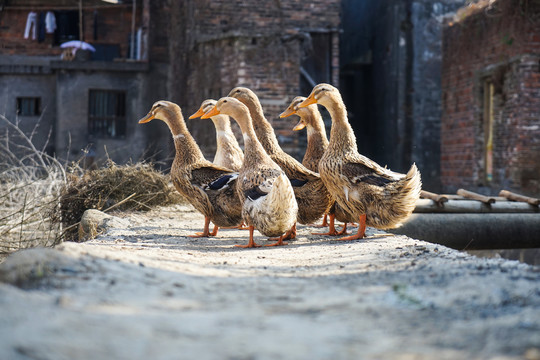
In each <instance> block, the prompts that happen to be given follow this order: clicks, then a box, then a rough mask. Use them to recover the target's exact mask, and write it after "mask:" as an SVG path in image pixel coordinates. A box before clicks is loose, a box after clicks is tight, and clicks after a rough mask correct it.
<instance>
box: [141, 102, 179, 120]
mask: <svg viewBox="0 0 540 360" xmlns="http://www.w3.org/2000/svg"><path fill="white" fill-rule="evenodd" d="M179 113H181V110H180V106H178V105H176V104H175V103H172V102H170V101H165V100H160V101H156V102H155V103H154V105H152V108H151V109H150V111H149V112H148V114H146V116H145V117H143V118H142V119H140V120H139V124H144V123H147V122H150V121H152V120H154V119H159V120H162V121H164V122H166V123H167V124H170V119H171V118H173V116H175V115H176V114H179Z"/></svg>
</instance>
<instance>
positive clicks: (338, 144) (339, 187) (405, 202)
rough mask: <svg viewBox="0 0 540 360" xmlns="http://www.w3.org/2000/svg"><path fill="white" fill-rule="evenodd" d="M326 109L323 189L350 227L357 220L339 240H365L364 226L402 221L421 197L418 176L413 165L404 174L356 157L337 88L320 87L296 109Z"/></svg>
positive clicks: (396, 224)
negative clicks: (354, 227) (328, 124)
mask: <svg viewBox="0 0 540 360" xmlns="http://www.w3.org/2000/svg"><path fill="white" fill-rule="evenodd" d="M311 104H320V105H322V106H324V107H325V108H326V109H327V110H328V112H329V113H330V115H331V117H332V128H331V131H330V141H329V144H328V149H327V150H326V151H325V153H324V155H323V156H322V158H321V160H320V162H319V174H320V175H321V179H322V180H323V181H324V184H325V185H326V187H327V188H328V190H329V191H330V193H331V194H332V196H333V197H334V198H335V199H336V202H337V203H338V205H339V206H341V207H342V208H343V209H344V210H345V212H344V213H345V214H347V215H348V217H349V219H348V220H349V222H352V221H358V231H357V232H356V234H353V235H351V236H347V237H344V238H341V239H340V240H356V239H362V238H364V236H365V230H366V225H369V226H371V227H375V228H377V229H383V230H386V229H393V228H396V227H399V226H401V225H402V224H403V222H405V221H406V220H407V219H408V218H409V217H410V216H411V213H412V212H413V210H414V208H415V206H416V201H417V200H418V199H419V197H420V191H421V187H422V181H421V176H420V171H419V170H418V168H417V167H416V165H415V164H414V163H413V164H412V165H411V167H410V169H409V171H408V172H407V173H406V174H401V173H397V172H394V171H391V170H390V169H387V168H386V167H382V166H380V165H379V164H377V163H376V162H375V161H373V160H371V159H369V158H368V157H366V156H364V155H361V154H360V153H359V152H358V147H357V145H356V137H355V135H354V131H353V129H352V127H351V125H350V123H349V120H348V118H347V109H346V107H345V104H344V102H343V99H342V97H341V94H340V92H339V90H338V89H337V88H335V87H334V86H332V85H330V84H325V83H322V84H318V85H316V86H315V87H314V88H313V90H312V91H311V93H310V95H309V96H308V97H307V98H306V99H305V100H304V101H303V102H302V103H300V104H299V105H298V106H299V107H300V108H305V107H308V106H310V105H311Z"/></svg>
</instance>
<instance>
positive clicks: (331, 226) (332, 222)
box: [311, 214, 347, 236]
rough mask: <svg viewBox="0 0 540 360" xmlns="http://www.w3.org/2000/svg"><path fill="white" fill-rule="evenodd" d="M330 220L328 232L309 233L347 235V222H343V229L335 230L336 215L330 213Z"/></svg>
mask: <svg viewBox="0 0 540 360" xmlns="http://www.w3.org/2000/svg"><path fill="white" fill-rule="evenodd" d="M329 218H330V222H329V224H328V232H326V233H311V235H330V236H338V235H347V223H345V224H343V229H341V231H337V230H336V225H335V221H336V216H335V215H334V214H330V216H329Z"/></svg>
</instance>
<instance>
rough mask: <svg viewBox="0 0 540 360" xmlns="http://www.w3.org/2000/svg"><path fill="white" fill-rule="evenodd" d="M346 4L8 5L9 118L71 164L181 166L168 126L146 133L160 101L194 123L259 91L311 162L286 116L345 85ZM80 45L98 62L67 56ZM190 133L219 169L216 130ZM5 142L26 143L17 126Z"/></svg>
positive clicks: (3, 81)
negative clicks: (342, 28)
mask: <svg viewBox="0 0 540 360" xmlns="http://www.w3.org/2000/svg"><path fill="white" fill-rule="evenodd" d="M339 3H340V2H339V1H337V0H336V1H322V0H321V1H313V2H311V3H310V4H307V5H306V4H304V3H303V2H301V1H298V0H288V1H281V2H274V1H254V0H253V1H205V0H202V1H193V0H186V1H165V0H156V1H150V0H135V1H131V0H125V1H122V0H120V1H107V2H106V1H99V0H89V1H80V0H48V1H35V0H5V1H2V3H1V7H0V28H1V31H0V113H1V114H3V115H4V116H5V118H7V119H8V120H10V121H11V122H16V123H17V125H18V126H19V127H20V128H21V129H23V130H24V131H25V132H26V133H27V134H33V140H34V141H35V142H36V145H37V147H38V148H44V149H46V151H47V152H48V153H50V154H55V155H56V156H58V157H60V158H62V159H68V160H78V159H80V158H81V157H84V156H86V157H89V156H90V157H92V158H95V159H96V160H103V159H106V158H111V159H112V160H114V161H116V162H119V163H124V162H127V161H129V160H133V161H137V160H139V159H142V158H144V159H148V158H153V159H154V160H158V161H160V160H165V162H170V159H171V157H172V155H173V147H172V140H171V139H170V135H169V132H168V129H167V128H166V126H164V124H161V123H159V122H152V123H150V124H147V125H145V126H142V125H138V124H137V120H138V119H139V118H141V117H142V116H144V115H145V114H146V112H147V111H148V110H149V109H150V107H151V105H152V104H153V103H154V102H155V101H157V100H162V99H165V100H170V101H174V102H176V103H178V104H179V105H180V106H181V107H182V109H183V112H184V115H185V116H186V119H187V116H189V115H190V114H191V113H193V112H195V111H196V110H197V109H198V107H199V105H200V103H201V102H202V101H203V100H204V99H206V98H210V97H212V98H216V99H217V98H219V97H221V96H225V95H226V94H227V93H228V92H229V91H230V90H231V89H232V88H233V87H235V86H239V85H240V86H247V87H250V88H251V89H253V90H254V91H255V92H256V93H257V94H258V95H259V97H260V98H261V102H262V103H263V106H264V108H265V112H266V115H267V117H268V119H269V120H270V121H271V122H272V123H273V124H274V127H275V129H276V132H277V134H278V137H279V139H280V141H281V142H282V144H283V146H284V148H285V149H286V150H287V151H290V152H292V153H293V154H295V155H296V156H300V155H301V154H303V150H302V148H301V145H302V139H305V134H296V133H293V132H292V131H291V129H292V127H293V123H292V121H291V120H290V119H281V120H280V119H279V118H278V114H279V113H280V112H281V111H283V109H285V108H286V107H287V105H288V104H289V101H290V100H291V99H292V98H293V97H294V96H297V95H299V94H302V93H303V94H304V95H307V94H308V93H309V91H310V90H311V86H312V85H314V83H315V82H322V81H325V82H330V83H333V84H335V85H338V84H337V83H338V76H339V53H338V47H339V41H338V39H339V36H338V30H339V10H340V8H339ZM49 13H51V14H52V15H54V18H55V21H56V28H55V29H54V30H52V31H49V30H51V29H50V22H48V21H49V20H50V19H49V17H50V15H49ZM32 14H35V15H32ZM27 27H29V30H27ZM34 30H35V36H34ZM27 32H28V34H27ZM72 40H84V41H85V42H87V43H89V44H91V45H92V46H93V47H94V48H95V51H84V50H77V52H76V53H75V54H73V52H71V50H69V52H68V50H65V49H63V48H61V47H60V45H62V44H63V43H65V42H66V41H72ZM188 126H189V127H190V130H191V131H192V133H193V135H194V137H195V138H196V140H197V142H198V143H199V145H200V146H201V149H202V150H203V152H204V153H205V155H207V156H208V157H209V158H210V159H211V157H212V156H213V153H214V151H215V132H214V128H213V125H212V124H211V122H208V121H188ZM0 131H2V132H3V133H4V134H8V135H9V136H15V135H14V134H13V133H10V132H9V131H10V130H9V126H6V124H5V121H4V124H2V123H0Z"/></svg>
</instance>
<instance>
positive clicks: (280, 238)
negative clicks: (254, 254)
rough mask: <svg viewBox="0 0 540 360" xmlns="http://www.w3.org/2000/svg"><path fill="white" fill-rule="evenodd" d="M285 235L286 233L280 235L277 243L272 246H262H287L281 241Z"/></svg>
mask: <svg viewBox="0 0 540 360" xmlns="http://www.w3.org/2000/svg"><path fill="white" fill-rule="evenodd" d="M286 235H287V233H285V234H283V235H281V236H280V237H279V238H278V240H277V242H275V243H273V244H268V245H264V246H282V245H288V243H286V242H284V241H283V239H285V236H286Z"/></svg>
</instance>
